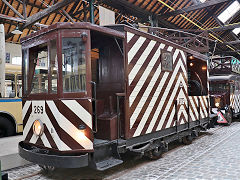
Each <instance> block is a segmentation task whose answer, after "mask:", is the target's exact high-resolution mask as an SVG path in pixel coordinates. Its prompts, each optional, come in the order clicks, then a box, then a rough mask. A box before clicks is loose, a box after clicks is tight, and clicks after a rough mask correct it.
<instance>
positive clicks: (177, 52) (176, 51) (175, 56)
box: [173, 49, 180, 64]
mask: <svg viewBox="0 0 240 180" xmlns="http://www.w3.org/2000/svg"><path fill="white" fill-rule="evenodd" d="M179 52H180V50H179V49H176V50H175V52H174V54H173V64H174V63H175V61H176V60H177V56H178V54H179ZM179 61H180V59H179Z"/></svg>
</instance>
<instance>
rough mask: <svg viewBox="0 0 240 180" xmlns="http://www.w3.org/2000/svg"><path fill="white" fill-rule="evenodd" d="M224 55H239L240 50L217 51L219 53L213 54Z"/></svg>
mask: <svg viewBox="0 0 240 180" xmlns="http://www.w3.org/2000/svg"><path fill="white" fill-rule="evenodd" d="M225 53H228V54H233V53H234V54H235V53H240V50H236V51H219V52H215V54H225Z"/></svg>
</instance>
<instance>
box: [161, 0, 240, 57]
mask: <svg viewBox="0 0 240 180" xmlns="http://www.w3.org/2000/svg"><path fill="white" fill-rule="evenodd" d="M157 1H158V2H160V3H162V4H163V5H164V6H166V7H168V8H169V9H171V10H172V11H176V10H175V9H174V8H173V7H171V6H170V5H168V4H167V3H165V2H163V1H162V0H157ZM169 1H170V2H171V3H172V4H174V3H173V2H172V1H171V0H169ZM183 11H184V10H183ZM184 12H185V13H187V12H186V11H184ZM187 14H189V13H187ZM180 16H181V17H182V18H184V19H186V20H187V21H189V22H190V23H192V24H193V25H195V26H197V27H198V28H199V29H201V30H203V31H205V30H210V31H211V32H212V33H209V35H210V36H211V37H213V38H214V39H216V40H218V41H219V42H220V43H224V41H223V40H221V39H220V38H218V37H217V36H218V35H216V33H214V32H213V31H212V30H211V29H207V28H203V27H201V26H200V25H198V24H197V23H195V22H194V21H193V20H195V21H197V22H198V23H200V24H202V23H201V22H200V21H198V20H197V19H196V18H194V17H192V18H193V20H191V19H190V18H188V17H186V16H185V15H183V14H180ZM190 17H191V15H190ZM202 25H203V24H202ZM214 34H215V35H216V36H215V35H214ZM226 46H227V47H228V48H229V49H231V50H233V51H236V50H235V49H234V48H233V47H231V46H230V45H226ZM237 53H238V54H239V55H240V53H239V52H237Z"/></svg>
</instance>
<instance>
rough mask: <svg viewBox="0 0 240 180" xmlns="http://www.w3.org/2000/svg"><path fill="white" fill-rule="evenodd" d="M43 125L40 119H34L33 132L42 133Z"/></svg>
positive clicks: (39, 134)
mask: <svg viewBox="0 0 240 180" xmlns="http://www.w3.org/2000/svg"><path fill="white" fill-rule="evenodd" d="M43 130H44V126H43V123H42V121H41V120H35V121H34V123H33V133H34V134H35V135H37V136H41V135H42V134H43Z"/></svg>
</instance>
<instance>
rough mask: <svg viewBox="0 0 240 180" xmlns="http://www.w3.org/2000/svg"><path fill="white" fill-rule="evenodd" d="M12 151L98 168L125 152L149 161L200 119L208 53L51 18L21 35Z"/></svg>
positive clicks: (204, 119)
mask: <svg viewBox="0 0 240 180" xmlns="http://www.w3.org/2000/svg"><path fill="white" fill-rule="evenodd" d="M21 43H22V48H23V63H22V64H23V123H24V132H23V136H24V140H23V141H22V142H20V143H19V154H20V155H21V156H22V157H23V158H25V159H26V160H28V161H31V162H34V163H37V164H40V165H44V166H54V167H64V168H77V167H84V166H90V167H92V168H95V169H98V170H105V169H108V168H110V167H113V166H116V165H118V164H121V163H122V162H123V161H122V159H121V154H123V153H126V152H132V153H135V154H137V155H145V156H148V157H150V158H153V159H157V158H159V157H160V156H161V154H162V152H163V151H165V150H167V148H168V143H170V142H171V141H174V140H178V139H181V140H182V141H183V142H184V143H188V142H191V140H192V137H193V136H194V135H196V134H197V133H198V132H199V131H200V129H206V128H207V127H208V125H209V123H210V120H209V111H210V108H209V105H210V102H209V95H208V88H209V84H208V68H207V65H208V57H207V56H205V55H202V54H200V53H198V52H195V51H193V50H190V49H188V48H185V47H182V46H180V45H177V44H175V43H173V42H170V41H168V40H165V39H163V38H160V37H157V36H155V35H153V34H150V33H146V32H142V31H139V30H137V29H134V28H132V27H128V26H125V25H114V26H107V27H101V26H98V25H93V24H90V23H73V24H72V23H57V24H54V25H51V26H49V27H48V28H45V29H42V30H40V31H38V32H36V33H33V34H31V35H29V36H27V37H25V38H23V39H22V40H21Z"/></svg>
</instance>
